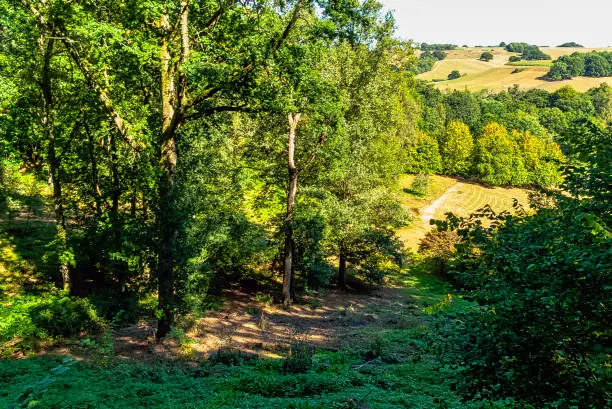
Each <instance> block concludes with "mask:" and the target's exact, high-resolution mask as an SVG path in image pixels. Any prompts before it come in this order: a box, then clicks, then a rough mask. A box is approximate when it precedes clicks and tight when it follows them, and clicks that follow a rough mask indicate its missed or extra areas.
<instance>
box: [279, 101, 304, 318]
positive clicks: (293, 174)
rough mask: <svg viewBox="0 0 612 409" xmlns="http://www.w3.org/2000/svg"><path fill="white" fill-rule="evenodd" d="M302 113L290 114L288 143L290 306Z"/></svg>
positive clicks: (286, 295)
mask: <svg viewBox="0 0 612 409" xmlns="http://www.w3.org/2000/svg"><path fill="white" fill-rule="evenodd" d="M300 116H301V114H299V113H297V114H295V116H293V115H292V114H289V116H288V119H289V141H288V143H287V165H288V169H289V190H288V192H287V215H286V217H285V223H284V228H285V254H284V266H283V305H284V306H285V307H288V306H289V305H291V301H292V296H291V295H292V291H291V287H292V283H291V277H292V275H293V274H292V272H293V215H294V213H295V196H296V194H297V182H298V172H297V167H296V165H295V129H296V128H297V125H298V123H299V122H300Z"/></svg>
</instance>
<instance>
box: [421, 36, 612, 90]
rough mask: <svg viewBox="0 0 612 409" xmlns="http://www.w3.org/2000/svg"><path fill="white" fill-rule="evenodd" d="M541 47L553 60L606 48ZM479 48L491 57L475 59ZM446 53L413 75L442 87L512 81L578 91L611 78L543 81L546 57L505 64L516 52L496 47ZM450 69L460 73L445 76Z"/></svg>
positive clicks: (500, 86) (496, 86) (493, 86)
mask: <svg viewBox="0 0 612 409" xmlns="http://www.w3.org/2000/svg"><path fill="white" fill-rule="evenodd" d="M541 49H542V51H543V52H545V53H546V54H548V55H550V56H551V57H552V59H553V60H555V59H557V58H559V57H560V56H562V55H568V54H572V53H574V52H588V51H604V50H605V51H609V49H601V48H600V49H598V48H565V47H543V48H541ZM483 51H490V52H491V53H492V54H493V57H494V58H493V60H491V61H489V62H484V61H479V60H478V58H479V57H480V54H482V52H483ZM447 53H448V56H447V58H446V59H445V60H442V61H439V62H438V63H436V65H435V66H434V67H433V69H432V70H431V71H429V72H426V73H423V74H420V75H418V76H417V78H421V79H424V80H427V81H434V80H435V81H436V82H435V84H436V86H437V87H438V88H440V89H443V90H464V89H467V90H469V91H479V90H482V89H489V90H494V91H500V90H505V89H507V88H508V87H511V86H512V85H514V84H518V85H519V86H520V87H521V88H539V89H545V90H548V91H554V90H556V89H559V88H561V87H562V86H565V85H571V86H572V87H573V88H575V89H577V90H579V91H586V90H588V89H590V88H593V87H596V86H598V85H599V84H601V83H603V82H607V83H612V78H586V77H579V78H574V79H571V80H565V81H555V82H551V81H545V80H542V79H540V78H541V77H542V76H544V75H545V74H546V73H547V72H548V70H549V68H548V65H549V64H550V61H545V62H543V61H531V62H529V61H522V62H520V63H519V64H512V65H507V64H506V63H507V62H508V58H509V57H510V56H511V55H518V54H517V53H510V52H508V51H506V50H504V49H503V48H500V47H494V48H490V47H483V48H462V49H458V50H451V51H448V52H447ZM517 65H518V67H517ZM516 68H520V69H521V71H520V72H518V73H513V71H515V70H516ZM453 70H458V71H459V72H460V73H461V74H462V75H463V77H461V78H458V79H456V80H451V81H448V80H446V78H447V77H448V74H450V72H451V71H453Z"/></svg>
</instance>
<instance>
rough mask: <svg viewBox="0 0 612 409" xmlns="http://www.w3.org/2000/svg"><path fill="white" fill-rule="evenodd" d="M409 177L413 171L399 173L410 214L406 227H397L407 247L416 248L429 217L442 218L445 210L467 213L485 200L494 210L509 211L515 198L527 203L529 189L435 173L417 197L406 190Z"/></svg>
mask: <svg viewBox="0 0 612 409" xmlns="http://www.w3.org/2000/svg"><path fill="white" fill-rule="evenodd" d="M413 180H414V176H413V175H402V176H401V177H400V179H399V184H400V187H401V189H402V190H401V193H400V198H401V201H402V203H403V204H404V206H406V207H407V208H409V209H411V210H412V213H413V217H414V220H413V222H412V224H411V225H410V226H409V227H407V228H404V229H401V230H400V231H399V236H400V237H401V239H402V241H403V242H404V243H405V245H406V247H407V248H409V249H411V250H417V248H418V245H419V241H420V240H421V239H422V238H423V237H424V236H425V233H427V231H428V230H429V229H431V225H430V224H429V220H430V219H431V218H433V219H439V220H440V219H444V217H445V214H446V213H448V212H452V213H454V214H456V215H457V216H468V215H469V214H471V213H473V212H474V211H476V210H478V209H479V208H481V207H483V206H485V205H487V204H488V205H490V206H491V207H492V208H493V210H495V211H497V212H501V211H504V210H509V211H512V209H513V208H512V205H513V203H514V199H515V198H516V199H518V201H519V202H520V203H521V204H523V205H524V206H525V207H527V206H528V204H529V199H528V196H529V191H527V190H525V189H518V188H504V187H486V186H483V185H480V184H476V183H469V182H466V181H460V180H457V179H454V178H450V177H447V176H438V175H432V176H431V177H430V181H431V182H430V183H431V184H430V188H429V192H428V194H427V195H426V196H424V197H421V196H417V195H414V194H412V193H410V186H411V185H412V182H413Z"/></svg>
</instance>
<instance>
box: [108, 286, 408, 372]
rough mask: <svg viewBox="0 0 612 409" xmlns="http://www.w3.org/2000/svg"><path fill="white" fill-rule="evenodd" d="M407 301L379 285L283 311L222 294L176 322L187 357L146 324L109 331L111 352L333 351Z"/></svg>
mask: <svg viewBox="0 0 612 409" xmlns="http://www.w3.org/2000/svg"><path fill="white" fill-rule="evenodd" d="M410 303H411V301H410V298H409V297H408V296H407V295H406V293H405V291H403V290H402V289H401V288H390V287H382V288H379V289H376V290H372V291H370V292H367V293H352V292H345V291H338V290H330V291H327V292H326V293H325V294H324V295H323V294H321V295H320V296H318V297H314V296H311V297H304V298H302V300H301V303H300V304H294V305H293V306H291V308H290V309H285V308H283V307H282V306H280V305H278V304H272V303H266V302H261V301H258V296H257V295H254V294H252V293H248V292H244V291H242V290H228V291H226V292H225V293H224V296H223V304H222V305H221V306H220V307H219V308H218V309H217V310H211V311H207V312H206V313H205V314H204V316H202V317H190V316H187V317H184V318H183V319H182V322H181V324H182V325H183V326H185V336H186V337H188V338H189V339H190V340H192V341H190V343H189V349H188V352H187V353H186V352H185V350H184V348H181V345H180V340H179V342H178V343H177V340H176V339H173V337H169V338H168V339H167V340H166V341H164V342H162V343H159V344H156V343H154V342H153V338H154V322H151V321H141V322H139V323H138V324H135V325H132V326H128V327H125V328H121V329H118V330H116V331H114V340H115V345H114V351H115V356H116V357H117V358H118V359H126V360H139V361H151V360H162V359H183V360H195V361H200V360H205V359H209V358H210V357H211V356H212V355H213V354H215V353H218V351H219V350H224V349H225V350H239V351H241V353H243V354H245V355H246V356H258V357H266V358H275V359H278V358H281V357H282V356H283V355H284V354H286V353H287V351H288V350H289V348H290V347H291V344H292V343H295V342H296V341H300V342H305V343H308V344H309V345H312V346H313V347H315V348H318V349H325V350H331V351H338V350H341V349H343V348H347V347H349V346H351V345H353V346H354V345H355V344H356V343H358V344H364V343H367V342H368V340H367V336H366V335H365V334H364V329H366V328H367V329H368V330H383V329H384V328H386V327H388V326H389V323H396V322H398V321H399V320H400V319H402V317H403V316H404V315H405V311H406V309H407V308H409V306H410ZM415 308H416V307H415ZM366 332H367V331H366Z"/></svg>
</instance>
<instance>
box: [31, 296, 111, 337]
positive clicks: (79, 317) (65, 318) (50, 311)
mask: <svg viewBox="0 0 612 409" xmlns="http://www.w3.org/2000/svg"><path fill="white" fill-rule="evenodd" d="M32 321H33V322H34V324H35V325H36V327H38V328H39V329H42V330H44V331H45V332H46V333H47V334H49V335H50V336H52V337H66V338H69V337H74V336H76V335H78V334H79V333H81V332H82V331H93V332H97V331H98V330H99V329H100V328H101V327H100V324H101V321H100V319H99V318H98V315H97V312H96V310H95V307H94V306H93V305H92V304H91V302H89V300H87V299H85V298H71V297H64V298H61V299H54V300H53V301H52V302H51V303H49V304H47V305H42V306H40V307H37V308H35V309H34V310H33V311H32Z"/></svg>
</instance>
